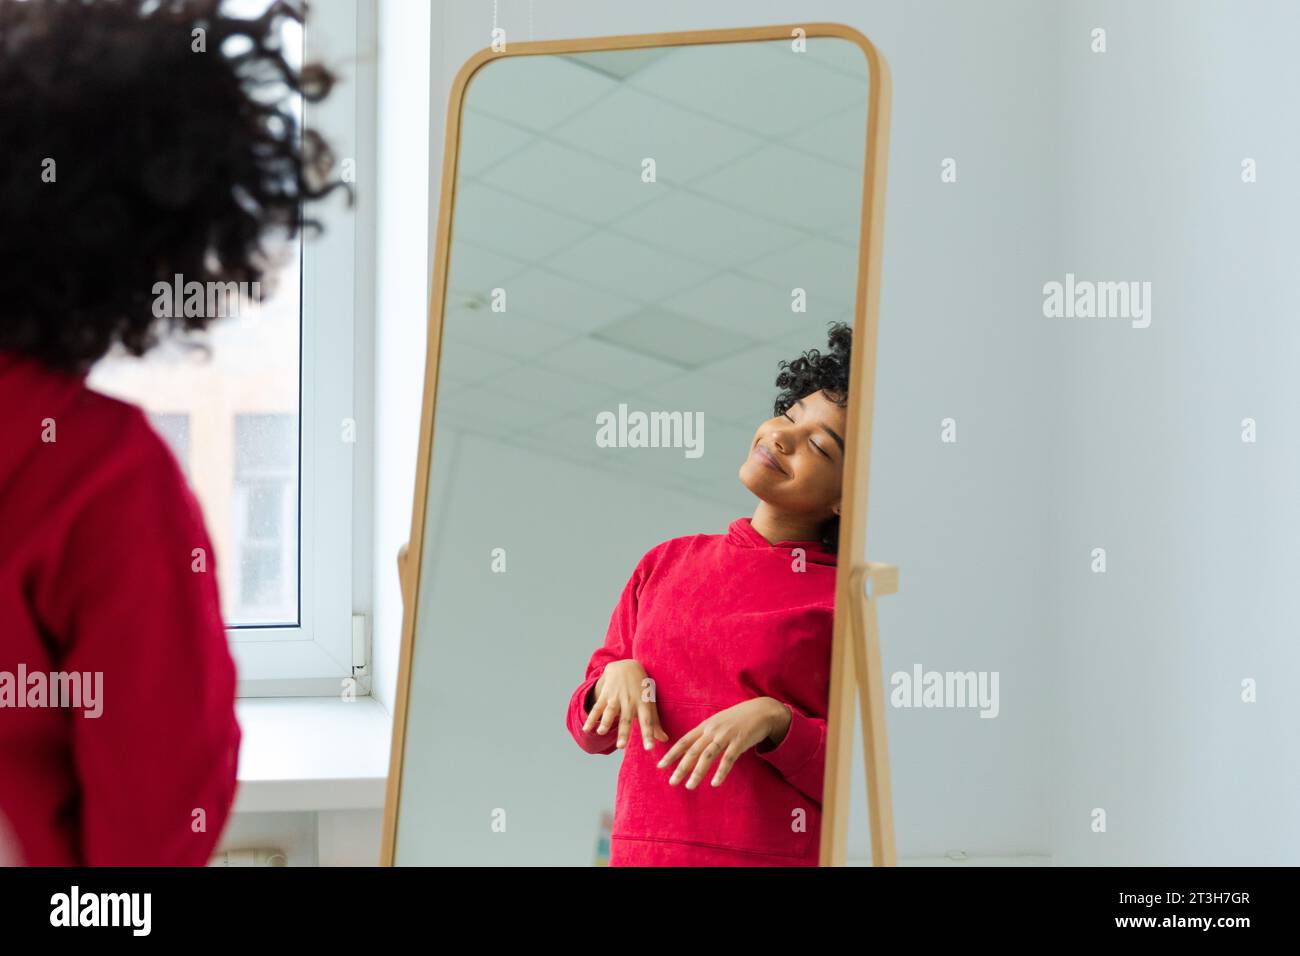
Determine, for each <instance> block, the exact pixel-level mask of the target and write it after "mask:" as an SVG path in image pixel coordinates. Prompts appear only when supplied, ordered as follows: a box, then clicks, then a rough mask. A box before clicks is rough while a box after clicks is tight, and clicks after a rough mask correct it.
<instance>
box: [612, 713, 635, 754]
mask: <svg viewBox="0 0 1300 956" xmlns="http://www.w3.org/2000/svg"><path fill="white" fill-rule="evenodd" d="M631 733H632V711H631V710H630V709H628V708H624V710H623V713H622V714H620V715H619V718H618V743H617V744H615V745H614V746H616V747H618V748H620V749H622V748H623V747H626V746H627V738H628V737H629V736H630V735H631Z"/></svg>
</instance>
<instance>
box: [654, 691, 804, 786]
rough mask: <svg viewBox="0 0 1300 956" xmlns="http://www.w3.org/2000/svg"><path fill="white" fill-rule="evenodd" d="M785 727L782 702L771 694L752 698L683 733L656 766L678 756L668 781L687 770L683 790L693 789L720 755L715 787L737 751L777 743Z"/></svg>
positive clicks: (787, 713) (786, 713) (673, 781)
mask: <svg viewBox="0 0 1300 956" xmlns="http://www.w3.org/2000/svg"><path fill="white" fill-rule="evenodd" d="M789 726H790V711H789V710H788V709H787V708H786V706H785V704H783V703H781V702H780V701H779V700H776V699H775V698H773V697H755V698H754V699H753V700H747V701H745V702H744V703H741V704H736V706H734V707H728V708H727V709H726V710H720V711H718V712H717V713H716V714H714V715H713V716H712V717H710V718H709V719H708V720H706V721H704V722H703V723H702V724H700V725H699V726H698V727H696V728H695V729H694V730H692V731H691V732H690V733H688V734H685V735H684V736H683V737H682V739H681V740H679V741H677V743H675V744H673V746H672V749H671V750H669V751H668V753H666V754H664V758H663V759H662V760H660V761H659V766H660V767H661V768H662V767H667V766H669V765H670V764H672V763H673V762H674V761H676V760H677V759H678V758H681V763H680V764H678V765H677V769H676V770H674V771H673V775H672V776H671V777H669V778H668V783H669V784H671V785H674V786H675V785H676V784H677V782H678V781H680V780H681V779H682V777H684V776H685V775H686V774H688V773H689V774H690V775H691V778H690V779H689V780H687V781H686V789H687V790H694V789H695V788H696V787H697V786H698V785H699V782H700V781H701V780H703V779H704V773H705V771H706V770H708V769H709V765H710V764H711V763H713V761H714V760H716V759H717V758H718V757H721V758H722V762H721V763H719V764H718V771H717V773H715V774H714V775H713V786H715V787H717V786H720V785H721V784H722V781H723V780H725V779H727V774H728V773H730V772H731V767H732V765H733V764H734V763H735V762H736V761H737V760H739V759H740V755H741V754H743V753H744V752H745V751H746V750H748V749H749V748H750V747H753V746H756V745H757V744H760V743H762V742H763V741H764V740H767V739H768V738H775V741H776V742H780V740H781V739H782V738H783V737H784V735H785V733H786V731H787V730H788V729H789Z"/></svg>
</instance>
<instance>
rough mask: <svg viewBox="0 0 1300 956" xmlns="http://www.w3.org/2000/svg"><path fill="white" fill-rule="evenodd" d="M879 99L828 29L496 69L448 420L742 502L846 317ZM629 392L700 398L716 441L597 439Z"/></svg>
mask: <svg viewBox="0 0 1300 956" xmlns="http://www.w3.org/2000/svg"><path fill="white" fill-rule="evenodd" d="M866 104H867V73H866V62H865V59H864V57H863V54H862V52H861V51H860V50H859V49H858V48H857V47H856V46H854V45H852V44H850V43H848V42H846V41H842V40H835V39H829V38H812V39H809V40H808V48H807V52H806V53H793V52H792V50H791V46H790V44H789V42H786V41H779V42H774V43H736V44H719V45H712V46H701V47H676V48H666V49H654V50H629V51H616V52H605V53H591V54H583V55H576V56H545V57H542V56H521V57H510V58H503V59H501V60H498V61H495V62H491V63H489V64H488V65H487V66H485V67H484V68H483V69H481V70H480V71H479V73H478V74H476V75H475V77H474V78H473V80H472V81H471V83H470V86H469V90H468V93H467V96H466V109H465V112H464V113H463V117H462V129H461V147H460V158H459V164H458V166H459V168H458V177H457V190H456V197H455V205H454V212H453V240H452V257H451V271H450V276H449V282H448V294H447V307H446V322H445V326H444V341H443V355H442V362H441V366H440V376H441V384H440V388H439V396H438V425H437V427H438V430H439V432H442V430H443V429H444V428H456V429H460V430H463V431H467V432H474V433H478V434H480V435H485V436H488V437H491V438H493V439H495V440H499V441H504V442H506V443H509V444H512V445H517V446H520V447H523V448H527V449H530V450H532V451H537V452H544V453H548V454H553V455H558V456H561V457H563V458H566V459H569V460H572V461H576V462H579V463H581V464H582V465H583V466H584V467H586V466H593V467H602V468H609V469H612V470H614V471H625V470H628V469H631V470H634V471H636V472H637V474H639V475H640V476H641V477H642V478H645V479H648V480H651V481H654V482H657V483H660V484H663V485H667V486H669V487H672V488H674V489H677V490H680V491H686V492H689V493H691V494H694V495H697V496H701V497H706V498H715V499H720V500H726V501H728V502H734V501H735V500H736V491H737V490H738V489H739V483H738V481H737V480H736V471H737V469H738V468H739V466H740V464H741V462H742V461H743V460H744V457H745V454H746V452H747V449H748V445H749V442H750V441H751V440H752V437H753V432H754V429H755V427H756V426H757V425H758V423H759V422H761V421H763V420H764V419H766V418H768V417H770V416H771V414H772V400H773V398H774V397H775V387H774V385H773V379H774V378H775V375H776V371H777V362H778V361H779V360H781V359H785V358H793V357H795V356H797V355H798V354H799V353H800V352H802V351H803V350H805V349H807V348H814V347H822V346H824V345H825V329H826V325H827V323H828V322H831V321H850V316H851V313H852V306H853V297H854V292H855V288H856V280H857V238H858V228H859V218H860V214H861V208H860V204H861V191H862V159H863V154H864V150H865V142H866V109H867V106H866ZM646 158H651V159H653V160H654V164H655V170H654V171H655V177H656V181H655V182H652V183H647V182H644V181H643V178H642V173H643V168H644V167H643V161H644V160H645V159H646ZM796 287H798V288H802V289H804V290H806V293H807V311H806V312H805V313H795V312H793V311H792V309H791V301H792V300H791V290H792V289H794V288H796ZM493 289H503V290H504V291H505V305H506V310H505V312H503V313H498V312H494V311H493V310H492V308H491V306H492V301H493V292H492V290H493ZM620 403H623V404H626V405H627V406H628V407H629V409H631V410H643V411H656V410H669V411H682V412H703V413H704V416H705V427H704V448H705V454H704V455H703V456H702V457H700V458H697V459H688V458H686V457H685V456H684V454H683V452H682V450H680V449H644V448H642V449H626V450H620V452H619V453H611V450H610V449H602V448H600V447H598V446H597V444H596V440H595V435H596V431H597V426H596V414H597V413H598V412H601V411H612V412H616V411H617V409H618V406H619V404H620Z"/></svg>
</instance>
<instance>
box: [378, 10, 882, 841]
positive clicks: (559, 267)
mask: <svg viewBox="0 0 1300 956" xmlns="http://www.w3.org/2000/svg"><path fill="white" fill-rule="evenodd" d="M801 33H805V34H806V35H801ZM875 55H876V54H875V52H874V50H872V49H871V48H870V45H869V44H868V43H867V42H866V41H865V39H863V38H862V37H861V36H860V35H858V34H856V33H855V32H854V31H851V30H848V29H847V28H840V27H825V28H813V27H808V28H806V30H804V28H787V27H774V28H762V29H754V30H740V31H724V32H718V33H713V34H689V35H681V36H679V37H674V36H672V35H664V36H657V37H645V38H637V37H631V38H617V39H615V40H604V41H602V40H595V41H578V42H574V43H567V44H566V43H531V44H520V45H512V46H511V47H510V48H509V50H508V51H507V52H506V53H505V54H503V55H496V54H492V53H491V52H490V51H484V53H483V54H480V56H479V57H478V58H476V60H475V61H471V63H470V64H468V65H467V66H466V68H465V70H464V71H462V75H461V80H460V81H459V82H458V85H457V91H456V92H455V93H453V99H452V106H451V120H450V124H449V148H448V160H447V163H448V165H447V170H446V172H445V174H444V183H443V204H442V209H441V215H442V217H443V218H442V221H441V228H440V235H439V248H438V253H437V257H438V260H437V261H436V262H435V265H434V268H435V281H434V297H433V307H432V309H431V322H430V356H431V361H430V368H429V371H428V382H427V384H426V391H427V394H426V396H425V417H424V424H423V428H424V432H423V433H422V436H421V437H422V442H421V452H420V454H421V462H420V474H419V476H418V477H417V488H416V501H415V516H414V521H413V529H412V537H411V543H410V554H409V557H408V558H407V559H406V560H405V564H404V567H405V574H404V577H405V581H404V588H405V592H406V598H407V608H406V617H405V622H404V627H405V633H404V635H403V641H404V644H403V658H402V672H401V676H400V679H399V690H398V693H399V701H398V713H397V719H396V722H395V723H396V726H395V731H394V754H393V774H392V776H391V778H390V783H389V800H388V806H387V811H386V820H385V862H387V863H395V864H397V865H423V864H451V865H572V866H590V865H817V864H818V863H819V862H826V859H825V858H824V857H823V854H822V848H821V842H822V841H821V832H822V823H823V819H822V818H823V807H822V803H823V790H824V787H825V786H826V781H827V780H828V779H835V780H838V777H836V776H834V774H838V773H841V772H842V773H847V772H848V769H847V767H846V768H843V770H842V771H841V770H834V774H828V772H827V767H828V760H827V754H828V751H833V750H835V748H834V747H828V743H827V741H828V719H830V718H831V716H832V715H831V706H830V703H831V700H830V698H831V695H830V686H831V677H832V669H833V668H832V662H833V656H832V648H833V635H834V634H837V633H838V630H837V627H838V626H839V625H837V624H836V591H837V586H839V587H841V588H842V587H843V585H842V583H841V584H837V582H838V581H839V578H838V577H837V573H838V574H840V575H843V574H847V573H848V569H845V568H842V567H840V562H839V553H840V539H841V538H844V537H845V535H847V534H848V532H849V528H850V527H852V528H853V529H854V530H853V537H854V540H856V541H858V542H859V544H858V548H859V552H860V550H861V544H860V542H861V540H862V538H861V536H862V535H863V534H865V531H864V530H863V529H864V527H865V525H864V522H865V515H864V514H861V513H849V512H851V511H853V510H854V509H853V508H850V507H849V506H850V504H852V503H854V502H856V503H857V504H858V510H859V511H864V510H865V483H866V477H867V476H866V467H865V463H866V451H867V449H866V448H865V447H861V448H859V447H857V445H867V444H869V435H870V431H869V421H870V417H869V416H870V392H871V386H872V384H873V379H874V368H870V367H867V366H873V365H874V325H873V326H872V328H871V329H870V332H871V336H872V341H871V342H870V343H869V344H865V343H862V342H859V343H856V344H857V346H858V347H857V349H856V350H854V351H853V352H852V354H853V356H854V362H855V363H856V362H857V361H858V359H859V358H860V357H863V356H865V358H863V362H864V363H865V365H864V366H862V367H859V366H858V365H856V364H855V365H854V367H853V369H852V372H853V378H852V379H850V378H849V377H848V376H849V369H848V364H849V361H848V360H849V356H850V351H849V350H850V345H849V343H850V342H851V340H852V338H853V337H854V336H853V332H854V330H855V326H857V325H859V324H860V322H859V318H860V316H864V315H869V316H870V318H872V319H874V315H873V314H871V313H870V312H869V311H868V306H869V305H870V304H871V303H872V302H873V298H872V296H871V295H870V291H871V290H869V289H868V283H867V281H866V278H867V275H866V274H865V273H864V272H863V269H865V268H869V267H870V265H869V259H870V258H871V257H869V256H868V255H867V252H868V250H866V249H863V248H861V247H860V237H861V236H862V235H863V223H864V218H863V217H864V198H870V197H864V183H870V182H875V183H877V184H879V182H880V181H882V180H883V172H880V174H879V177H878V178H873V177H872V176H871V172H872V171H871V170H868V169H866V168H865V166H866V157H867V156H868V155H874V154H873V153H872V151H871V150H869V149H868V145H869V144H868V132H869V129H868V127H869V122H868V121H869V117H870V115H871V113H872V110H873V109H879V108H880V106H879V103H880V95H881V90H880V89H879V88H876V89H873V83H872V77H873V75H874V73H873V71H874V70H875V69H876V66H875V65H874V63H875V61H874V59H873V58H874V57H875ZM876 85H877V87H879V83H877V84H876ZM881 125H882V126H883V124H881ZM876 135H877V137H880V136H881V135H883V133H882V132H877V134H876ZM874 148H877V149H883V142H877V144H876V146H875V147H874ZM875 188H877V189H878V188H879V185H877V186H876V187H875ZM868 205H869V204H868ZM877 216H878V213H877ZM875 234H876V235H878V231H877V232H875ZM872 252H873V255H874V256H875V258H876V261H878V250H873V251H872ZM860 286H861V287H860ZM864 290H865V291H864ZM782 362H787V363H792V364H791V365H789V366H787V367H786V368H785V377H784V378H782V379H781V384H778V374H779V373H780V372H781V371H782V364H781V363H782ZM837 381H838V382H840V383H841V384H842V385H843V386H844V387H843V388H842V389H840V390H838V391H837V388H836V386H835V383H836V382H837ZM850 381H851V382H852V387H849V383H850ZM855 405H856V406H858V408H857V410H856V411H854V406H855ZM851 413H853V414H861V415H863V416H864V421H865V422H866V424H865V425H863V426H861V427H859V428H858V429H856V430H855V431H854V432H852V433H850V429H849V421H850V415H851ZM855 436H862V437H861V440H860V441H859V442H857V443H856V444H855ZM855 455H860V457H858V458H856V459H854V458H853V457H852V456H855ZM855 460H856V461H857V462H860V466H857V467H856V469H855V467H854V466H852V462H853V461H855ZM846 465H848V466H850V467H849V468H848V470H849V471H855V470H856V483H857V484H859V485H861V487H860V488H858V489H850V488H849V487H847V486H846V480H845V479H846V475H845V471H846ZM859 557H860V555H859ZM843 614H844V609H840V616H841V618H842V617H843ZM850 667H851V665H850ZM598 682H599V683H598ZM616 710H618V711H619V713H620V714H625V715H633V716H635V717H636V719H635V720H634V721H632V722H631V723H630V727H627V728H625V729H627V730H628V737H627V745H626V746H625V747H619V746H618V745H617V743H618V737H619V733H620V726H619V721H618V720H612V721H611V723H610V726H609V727H608V728H607V732H606V733H604V734H601V733H600V732H599V731H600V729H601V728H600V726H599V724H600V720H598V719H597V718H598V717H599V718H603V717H605V716H606V714H608V715H610V716H611V717H612V715H613V714H614V713H615V711H616ZM840 719H841V720H844V719H845V718H844V716H843V715H840ZM646 728H650V729H651V731H652V732H653V731H654V729H655V728H657V731H658V733H657V736H658V739H653V740H652V744H653V747H652V749H651V750H646V749H645V747H644V741H643V730H644V729H646ZM706 744H707V747H705V745H706ZM692 747H695V748H696V750H699V749H701V748H704V752H703V755H702V756H694V755H693V754H694V753H695V751H693V750H692V749H691V748H692ZM724 747H725V750H724V749H723V748H724ZM674 748H676V750H677V755H676V756H675V757H672V760H671V762H670V764H669V765H668V766H667V767H660V766H659V762H660V761H661V760H662V759H663V758H664V757H665V755H671V754H672V752H673V750H674ZM842 752H845V753H847V749H844V748H842ZM704 757H707V758H708V759H707V760H705V759H704ZM833 762H834V761H833V760H832V761H830V762H829V763H833ZM724 763H725V764H727V770H726V773H725V776H724V777H723V779H722V780H721V782H720V784H719V785H717V786H714V785H713V780H714V778H715V775H716V774H717V773H718V771H719V768H720V767H721V766H723V764H724ZM705 764H707V770H706V771H705V772H704V773H703V778H702V779H700V780H698V782H697V783H695V784H693V783H692V781H691V776H692V774H690V773H687V774H684V775H683V777H682V778H681V779H679V780H678V782H677V783H675V784H674V783H672V782H671V778H672V777H673V774H674V772H675V771H676V770H678V769H681V768H685V769H687V770H691V771H693V770H695V769H696V768H697V765H698V767H699V769H703V767H704V765H705ZM836 786H837V787H838V784H836ZM837 792H838V791H837Z"/></svg>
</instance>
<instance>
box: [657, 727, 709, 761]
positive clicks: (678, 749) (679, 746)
mask: <svg viewBox="0 0 1300 956" xmlns="http://www.w3.org/2000/svg"><path fill="white" fill-rule="evenodd" d="M699 736H700V728H698V727H696V728H695V729H694V730H692V731H691V732H690V733H688V734H685V735H683V736H682V738H681V739H680V740H678V741H677V743H675V744H673V745H672V747H671V748H669V750H668V753H666V754H664V755H663V758H662V759H660V761H659V763H658V764H657V766H658V767H659V768H660V769H661V770H662V769H663V768H664V767H667V766H668V765H670V764H671V763H673V761H675V760H676V759H677V758H678V757H680V756H681V755H682V754H683V753H685V752H686V748H688V747H690V745H691V744H692V743H694V742H695V741H696V740H697V739H698V738H699Z"/></svg>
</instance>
